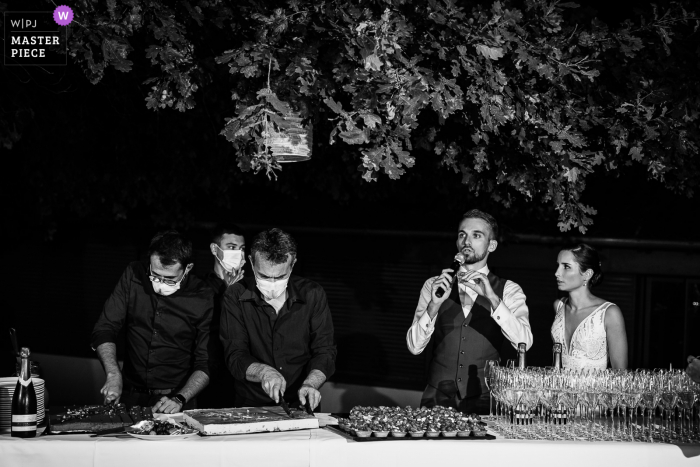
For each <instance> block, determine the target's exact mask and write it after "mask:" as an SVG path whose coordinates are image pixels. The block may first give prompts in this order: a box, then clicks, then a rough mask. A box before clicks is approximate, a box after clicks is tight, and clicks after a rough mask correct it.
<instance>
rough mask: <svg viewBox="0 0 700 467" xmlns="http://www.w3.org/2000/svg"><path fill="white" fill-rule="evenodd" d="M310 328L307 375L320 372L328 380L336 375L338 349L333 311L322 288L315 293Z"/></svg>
mask: <svg viewBox="0 0 700 467" xmlns="http://www.w3.org/2000/svg"><path fill="white" fill-rule="evenodd" d="M310 326H311V333H310V335H309V351H310V352H311V360H309V363H308V364H307V366H306V373H307V374H308V373H310V372H311V371H312V370H319V371H320V372H322V373H323V374H324V375H325V376H326V379H328V378H330V377H331V376H332V375H333V373H335V357H336V355H337V349H336V346H335V340H334V336H333V319H332V318H331V310H330V308H329V307H328V300H327V298H326V292H325V291H324V290H323V289H322V288H321V287H318V288H317V289H316V290H315V291H314V295H313V313H312V315H311V323H310Z"/></svg>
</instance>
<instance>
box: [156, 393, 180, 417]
mask: <svg viewBox="0 0 700 467" xmlns="http://www.w3.org/2000/svg"><path fill="white" fill-rule="evenodd" d="M181 411H182V404H180V402H178V401H177V400H175V399H171V398H169V397H168V396H163V397H161V398H160V400H159V401H158V402H156V404H155V405H154V406H153V412H155V413H177V412H181Z"/></svg>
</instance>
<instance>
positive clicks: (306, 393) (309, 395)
mask: <svg viewBox="0 0 700 467" xmlns="http://www.w3.org/2000/svg"><path fill="white" fill-rule="evenodd" d="M297 394H299V402H300V403H301V405H302V406H304V405H306V400H307V399H308V400H309V405H310V406H311V410H314V409H315V408H316V407H318V404H319V403H320V402H321V393H320V392H319V390H318V389H316V388H315V387H313V386H311V385H310V384H302V385H301V387H300V388H299V392H298V393H297Z"/></svg>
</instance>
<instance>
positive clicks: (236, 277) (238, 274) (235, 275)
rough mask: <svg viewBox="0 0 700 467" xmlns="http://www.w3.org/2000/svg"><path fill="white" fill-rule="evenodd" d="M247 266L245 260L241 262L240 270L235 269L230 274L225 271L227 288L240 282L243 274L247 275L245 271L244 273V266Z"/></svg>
mask: <svg viewBox="0 0 700 467" xmlns="http://www.w3.org/2000/svg"><path fill="white" fill-rule="evenodd" d="M244 264H245V260H243V261H242V262H241V266H240V267H239V268H238V270H237V271H236V270H235V269H234V270H233V271H231V272H228V271H227V270H225V269H224V280H225V281H226V285H227V286H231V285H233V284H235V283H236V282H238V281H240V280H241V279H243V274H245V271H243V265H244Z"/></svg>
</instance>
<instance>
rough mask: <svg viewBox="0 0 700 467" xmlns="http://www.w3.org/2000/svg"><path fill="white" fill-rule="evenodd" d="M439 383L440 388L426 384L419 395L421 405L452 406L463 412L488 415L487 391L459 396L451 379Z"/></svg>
mask: <svg viewBox="0 0 700 467" xmlns="http://www.w3.org/2000/svg"><path fill="white" fill-rule="evenodd" d="M444 383H445V384H441V385H440V389H438V388H436V387H434V386H431V385H430V384H428V385H427V386H426V387H425V391H423V397H421V401H420V405H421V407H435V406H436V405H437V406H442V407H452V408H453V409H456V410H459V411H460V412H462V413H464V414H467V415H469V414H473V413H475V414H477V415H488V413H489V393H488V392H483V393H481V395H478V396H474V397H465V398H463V399H462V398H460V397H459V391H458V390H457V385H456V384H455V383H454V382H452V381H446V382H444Z"/></svg>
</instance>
